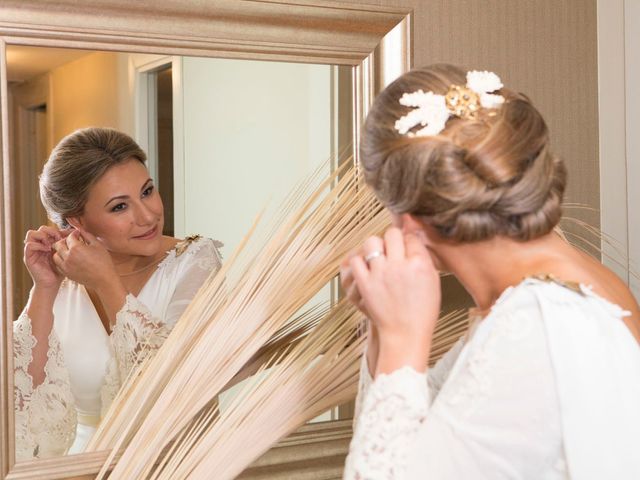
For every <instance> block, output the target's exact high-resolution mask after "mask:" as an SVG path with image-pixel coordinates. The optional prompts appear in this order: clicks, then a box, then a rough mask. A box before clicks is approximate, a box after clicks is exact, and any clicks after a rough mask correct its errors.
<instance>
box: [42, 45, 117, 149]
mask: <svg viewBox="0 0 640 480" xmlns="http://www.w3.org/2000/svg"><path fill="white" fill-rule="evenodd" d="M123 67H126V65H124V66H123V65H122V63H121V62H119V61H118V55H117V54H115V53H109V52H96V53H92V54H90V55H87V56H86V57H82V58H80V59H78V60H75V61H73V62H71V63H67V64H65V65H63V66H61V67H58V68H56V69H54V70H53V71H52V72H51V93H52V95H51V102H52V105H51V113H52V115H53V143H54V145H55V144H56V143H58V141H59V140H60V139H62V137H64V136H65V135H68V134H69V133H71V132H72V131H74V130H76V129H78V128H82V127H87V126H99V127H113V128H120V125H119V123H120V121H121V116H120V115H119V101H118V83H119V81H118V80H119V69H122V68H123Z"/></svg>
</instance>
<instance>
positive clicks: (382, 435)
mask: <svg viewBox="0 0 640 480" xmlns="http://www.w3.org/2000/svg"><path fill="white" fill-rule="evenodd" d="M428 410H429V391H428V389H427V385H426V382H425V376H424V374H423V373H418V372H416V371H415V370H414V369H413V368H411V367H403V368H400V369H398V370H396V371H394V372H393V373H391V374H389V375H379V376H378V377H377V378H376V379H375V381H374V382H373V384H372V385H371V387H370V388H369V392H368V394H367V396H366V399H365V401H364V405H363V408H362V413H361V415H360V417H359V418H358V421H357V426H356V429H355V432H354V436H353V440H352V442H351V452H350V453H349V456H348V457H347V461H346V465H345V474H344V478H345V480H399V479H401V478H403V477H404V475H405V471H406V466H407V465H406V454H407V451H408V450H409V447H410V445H411V444H412V442H413V440H414V437H415V435H416V434H417V432H418V430H419V429H420V428H421V425H422V423H423V422H424V421H425V419H426V418H427V412H428Z"/></svg>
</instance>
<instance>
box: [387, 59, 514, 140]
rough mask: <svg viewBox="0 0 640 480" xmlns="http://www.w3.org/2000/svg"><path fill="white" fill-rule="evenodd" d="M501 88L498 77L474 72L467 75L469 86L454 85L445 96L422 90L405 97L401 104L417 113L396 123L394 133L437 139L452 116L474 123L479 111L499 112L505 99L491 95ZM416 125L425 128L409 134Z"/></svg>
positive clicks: (411, 113) (489, 73) (488, 73)
mask: <svg viewBox="0 0 640 480" xmlns="http://www.w3.org/2000/svg"><path fill="white" fill-rule="evenodd" d="M502 87H503V85H502V81H501V80H500V77H498V76H497V75H496V74H495V73H493V72H486V71H485V72H479V71H475V70H474V71H471V72H467V85H466V86H461V85H451V86H450V87H449V90H448V91H447V93H446V95H438V94H436V93H433V92H426V93H425V92H423V91H422V90H418V91H416V92H413V93H405V94H403V95H402V97H401V98H400V104H401V105H404V106H406V107H414V109H413V110H411V111H410V112H409V113H407V114H406V115H404V116H403V117H401V118H400V119H399V120H396V123H395V129H396V130H398V132H400V133H401V134H402V135H405V134H406V135H408V136H410V137H413V136H419V137H422V136H428V135H437V134H438V133H440V132H441V131H442V130H444V127H445V125H446V123H447V120H448V119H449V117H450V116H451V115H455V116H456V117H460V118H466V119H471V118H475V117H476V115H477V113H478V110H480V108H499V107H500V106H501V105H502V104H503V103H504V97H503V96H502V95H497V94H494V93H492V92H495V91H497V90H500V89H501V88H502ZM416 125H422V127H423V128H421V129H420V130H418V131H417V132H415V133H414V132H410V131H409V130H411V129H412V128H413V127H415V126H416Z"/></svg>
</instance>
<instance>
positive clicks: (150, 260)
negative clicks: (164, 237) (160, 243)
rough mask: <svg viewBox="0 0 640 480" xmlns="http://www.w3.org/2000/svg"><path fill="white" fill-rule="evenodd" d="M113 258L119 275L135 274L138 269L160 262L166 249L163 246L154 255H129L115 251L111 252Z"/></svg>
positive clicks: (142, 269) (141, 269) (144, 269)
mask: <svg viewBox="0 0 640 480" xmlns="http://www.w3.org/2000/svg"><path fill="white" fill-rule="evenodd" d="M109 253H110V255H111V260H112V261H113V264H114V266H115V268H116V272H117V273H118V275H121V276H125V275H133V274H135V273H137V272H138V271H146V269H147V268H151V265H155V264H157V263H158V262H160V261H161V260H162V259H163V258H164V257H165V253H166V250H165V249H164V248H161V249H160V250H158V251H157V252H156V253H154V254H153V255H149V256H143V255H127V254H121V253H115V252H109Z"/></svg>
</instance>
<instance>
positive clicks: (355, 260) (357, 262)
mask: <svg viewBox="0 0 640 480" xmlns="http://www.w3.org/2000/svg"><path fill="white" fill-rule="evenodd" d="M349 265H350V266H351V273H352V275H353V278H354V280H355V285H356V286H358V285H359V286H360V287H362V286H364V285H366V283H367V280H368V279H369V275H371V272H370V271H369V268H368V267H367V264H366V263H365V261H364V258H362V257H361V256H359V255H358V256H355V257H352V258H351V260H350V261H349ZM359 290H360V295H362V290H361V288H360V289H359Z"/></svg>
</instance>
